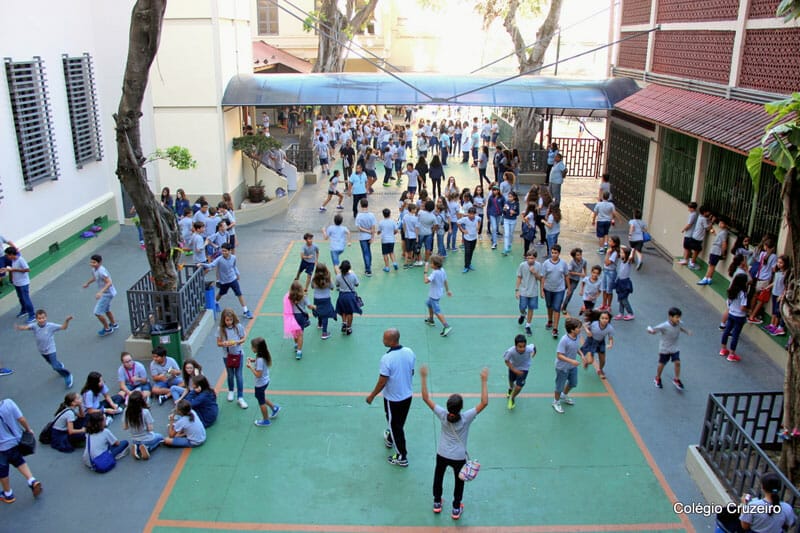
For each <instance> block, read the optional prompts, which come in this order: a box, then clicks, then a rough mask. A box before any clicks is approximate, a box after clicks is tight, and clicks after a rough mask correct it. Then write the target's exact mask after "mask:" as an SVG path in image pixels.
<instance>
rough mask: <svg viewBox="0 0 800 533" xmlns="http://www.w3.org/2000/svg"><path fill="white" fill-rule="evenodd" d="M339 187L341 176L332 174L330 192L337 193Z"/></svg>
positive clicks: (329, 183)
mask: <svg viewBox="0 0 800 533" xmlns="http://www.w3.org/2000/svg"><path fill="white" fill-rule="evenodd" d="M338 188H339V176H331V177H330V178H329V179H328V192H329V193H330V194H336V190H337V189H338Z"/></svg>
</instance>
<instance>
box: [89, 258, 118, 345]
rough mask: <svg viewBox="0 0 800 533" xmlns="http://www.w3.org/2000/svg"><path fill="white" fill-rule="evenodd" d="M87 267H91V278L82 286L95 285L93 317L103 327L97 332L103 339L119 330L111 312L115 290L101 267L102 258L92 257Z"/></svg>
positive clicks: (106, 272)
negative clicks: (96, 289) (93, 283)
mask: <svg viewBox="0 0 800 533" xmlns="http://www.w3.org/2000/svg"><path fill="white" fill-rule="evenodd" d="M89 266H91V267H92V277H91V278H89V281H87V282H86V283H84V284H83V288H84V289H85V288H87V287H88V286H89V285H91V283H92V282H93V281H94V282H96V283H97V287H98V289H99V290H98V291H97V294H95V296H94V297H95V299H96V300H97V303H96V304H95V306H94V316H96V317H97V320H99V321H100V324H102V326H103V329H101V330H100V331H98V332H97V334H98V335H100V336H101V337H105V336H106V335H111V334H112V333H114V332H115V331H116V330H118V329H119V324H118V323H117V320H116V319H115V318H114V313H112V312H111V300H113V299H114V296H116V295H117V289H115V288H114V282H113V281H111V275H110V274H109V273H108V270H106V267H104V266H103V257H102V256H101V255H99V254H95V255H93V256H92V257H91V258H90V259H89Z"/></svg>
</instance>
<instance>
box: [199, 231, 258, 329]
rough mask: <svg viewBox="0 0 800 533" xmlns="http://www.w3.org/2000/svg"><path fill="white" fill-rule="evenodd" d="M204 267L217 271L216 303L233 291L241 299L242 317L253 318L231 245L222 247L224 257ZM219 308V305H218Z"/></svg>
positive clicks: (205, 264)
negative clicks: (245, 298) (240, 281)
mask: <svg viewBox="0 0 800 533" xmlns="http://www.w3.org/2000/svg"><path fill="white" fill-rule="evenodd" d="M202 267H203V268H204V269H206V270H211V269H212V268H215V267H216V269H217V278H218V281H217V286H219V292H217V297H216V298H215V301H216V302H219V300H220V298H222V297H223V296H225V295H226V294H227V293H228V291H229V290H231V289H233V294H235V295H236V297H237V298H238V299H239V304H240V305H241V306H242V316H243V317H245V318H247V319H252V318H253V313H252V312H251V311H250V309H248V308H247V302H245V300H244V296H243V295H242V289H241V287H240V286H239V276H240V274H239V267H238V266H236V256H235V255H233V254H232V253H231V245H230V244H228V243H225V244H223V245H222V255H221V256H219V257H217V258H216V259H214V260H213V261H211V262H210V263H203V264H202ZM217 307H219V305H217Z"/></svg>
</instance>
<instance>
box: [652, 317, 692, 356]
mask: <svg viewBox="0 0 800 533" xmlns="http://www.w3.org/2000/svg"><path fill="white" fill-rule="evenodd" d="M653 331H655V332H657V333H661V340H660V341H659V342H658V353H676V352H678V351H679V350H678V337H680V334H681V331H683V332H684V333H686V332H687V330H686V328H684V327H683V322H678V325H676V326H673V325H672V324H671V323H670V321H669V320H667V321H664V322H662V323H661V324H659V325H657V326H654V327H653Z"/></svg>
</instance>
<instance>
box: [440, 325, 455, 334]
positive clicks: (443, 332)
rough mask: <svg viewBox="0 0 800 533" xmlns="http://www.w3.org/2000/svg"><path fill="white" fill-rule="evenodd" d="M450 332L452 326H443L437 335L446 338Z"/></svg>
mask: <svg viewBox="0 0 800 533" xmlns="http://www.w3.org/2000/svg"><path fill="white" fill-rule="evenodd" d="M451 331H453V326H445V327H444V329H443V330H442V332H441V333H439V335H441V336H442V337H447V335H448V334H450V332H451Z"/></svg>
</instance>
